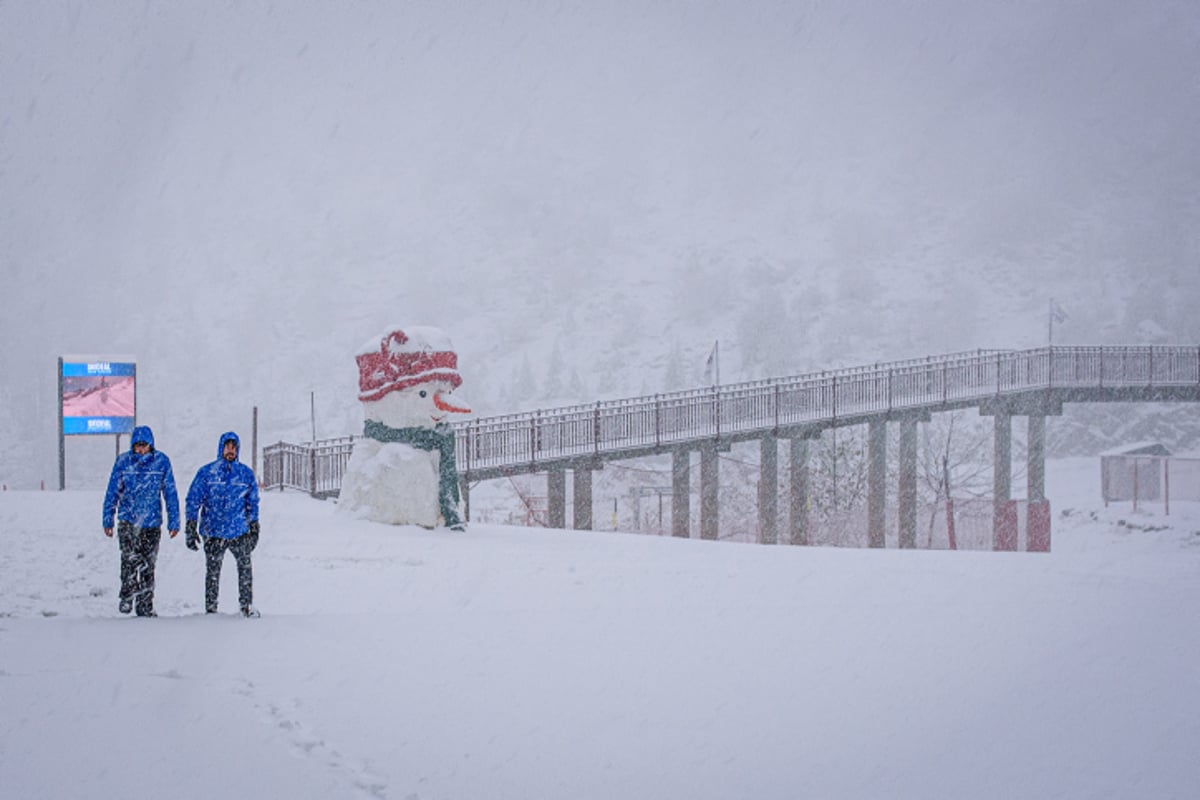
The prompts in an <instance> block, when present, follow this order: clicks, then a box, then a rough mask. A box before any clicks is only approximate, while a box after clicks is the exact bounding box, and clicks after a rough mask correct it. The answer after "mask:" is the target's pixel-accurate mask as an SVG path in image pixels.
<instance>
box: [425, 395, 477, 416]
mask: <svg viewBox="0 0 1200 800" xmlns="http://www.w3.org/2000/svg"><path fill="white" fill-rule="evenodd" d="M433 404H434V405H435V406H437V407H438V408H440V409H441V410H442V411H453V412H456V413H458V414H470V413H471V409H470V408H468V407H467V406H466V404H465V403H457V402H454V401H452V400H451V399H450V398H449V397H447V396H446V395H444V394H442V393H441V392H434V393H433Z"/></svg>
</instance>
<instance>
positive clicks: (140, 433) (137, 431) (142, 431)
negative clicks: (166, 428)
mask: <svg viewBox="0 0 1200 800" xmlns="http://www.w3.org/2000/svg"><path fill="white" fill-rule="evenodd" d="M138 442H145V443H146V444H148V445H150V449H151V450H153V449H154V431H152V430H150V426H149V425H138V426H137V427H136V428H134V429H133V433H132V434H131V435H130V437H129V452H131V453H132V452H133V446H134V445H135V444H137V443H138Z"/></svg>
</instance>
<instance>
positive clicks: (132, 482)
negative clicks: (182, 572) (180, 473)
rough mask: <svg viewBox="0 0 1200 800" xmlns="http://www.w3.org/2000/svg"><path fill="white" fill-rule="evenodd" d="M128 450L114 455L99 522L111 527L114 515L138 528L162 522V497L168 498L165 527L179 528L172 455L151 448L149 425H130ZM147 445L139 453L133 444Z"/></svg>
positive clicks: (177, 499)
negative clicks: (139, 453) (148, 447)
mask: <svg viewBox="0 0 1200 800" xmlns="http://www.w3.org/2000/svg"><path fill="white" fill-rule="evenodd" d="M130 439H131V441H130V443H129V450H128V451H127V452H124V453H121V455H119V456H117V460H116V463H114V464H113V468H112V475H110V476H109V478H108V491H107V492H105V493H104V516H103V519H102V520H101V525H102V526H103V527H104V528H106V529H107V528H111V527H113V517H114V515H115V516H116V518H117V519H119V520H121V521H122V522H128V523H131V524H133V525H135V526H136V527H138V528H158V527H161V526H162V501H163V500H166V501H167V530H172V531H177V530H179V495H178V494H177V493H176V492H175V473H173V472H172V471H171V459H169V458H167V456H166V454H165V453H160V452H158V451H157V450H155V449H154V432H153V431H151V430H150V426H148V425H139V426H137V427H136V428H134V429H133V436H131V437H130ZM138 442H145V443H146V444H148V445H150V452H148V453H146V454H145V455H138V454H137V453H135V452H133V446H134V445H135V444H137V443H138Z"/></svg>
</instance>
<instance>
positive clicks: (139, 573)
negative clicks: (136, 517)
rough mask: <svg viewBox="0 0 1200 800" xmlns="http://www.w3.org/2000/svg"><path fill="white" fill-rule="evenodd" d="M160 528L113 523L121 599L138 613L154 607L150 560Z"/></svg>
mask: <svg viewBox="0 0 1200 800" xmlns="http://www.w3.org/2000/svg"><path fill="white" fill-rule="evenodd" d="M161 538H162V528H161V527H158V528H138V527H135V526H134V525H133V523H132V522H118V523H117V543H118V544H119V545H120V547H121V595H120V599H121V600H123V601H124V600H129V601H132V602H133V604H134V608H135V610H136V611H137V613H138V614H139V615H145V614H149V613H150V612H152V611H153V610H154V563H155V562H156V561H158V543H159V540H160V539H161Z"/></svg>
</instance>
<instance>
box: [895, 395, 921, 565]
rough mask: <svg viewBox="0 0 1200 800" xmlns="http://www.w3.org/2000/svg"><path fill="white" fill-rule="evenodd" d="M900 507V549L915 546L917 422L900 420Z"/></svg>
mask: <svg viewBox="0 0 1200 800" xmlns="http://www.w3.org/2000/svg"><path fill="white" fill-rule="evenodd" d="M899 456H900V486H899V488H898V491H897V498H898V500H899V506H900V531H899V541H900V547H901V548H907V549H912V548H915V547H916V546H917V420H916V419H913V418H906V419H902V420H900V454H899Z"/></svg>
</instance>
